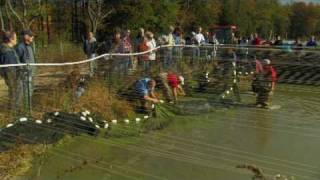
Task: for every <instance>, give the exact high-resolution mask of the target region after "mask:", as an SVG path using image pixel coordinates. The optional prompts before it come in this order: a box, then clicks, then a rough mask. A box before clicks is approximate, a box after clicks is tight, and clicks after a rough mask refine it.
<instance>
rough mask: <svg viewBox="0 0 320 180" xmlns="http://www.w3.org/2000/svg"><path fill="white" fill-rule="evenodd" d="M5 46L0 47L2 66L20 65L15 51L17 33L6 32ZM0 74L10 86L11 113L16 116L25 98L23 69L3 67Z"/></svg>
mask: <svg viewBox="0 0 320 180" xmlns="http://www.w3.org/2000/svg"><path fill="white" fill-rule="evenodd" d="M2 41H3V44H2V45H1V46H0V64H1V65H12V64H20V61H19V57H18V55H17V53H16V51H15V49H14V46H15V45H16V44H17V35H16V33H15V32H9V31H8V32H4V33H3V36H2ZM0 74H1V76H2V77H3V78H4V81H5V83H6V85H7V86H8V98H9V107H8V109H9V111H11V113H12V114H13V115H16V114H17V113H19V111H20V107H19V106H20V104H21V101H22V97H23V93H22V92H23V91H22V77H21V67H20V66H12V67H2V68H0Z"/></svg>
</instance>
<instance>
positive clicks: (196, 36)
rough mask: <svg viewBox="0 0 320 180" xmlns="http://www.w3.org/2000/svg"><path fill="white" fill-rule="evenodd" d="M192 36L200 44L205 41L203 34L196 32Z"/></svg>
mask: <svg viewBox="0 0 320 180" xmlns="http://www.w3.org/2000/svg"><path fill="white" fill-rule="evenodd" d="M194 38H195V39H196V41H197V42H198V44H201V43H203V42H205V39H204V36H203V34H202V33H198V34H196V35H195V37H194Z"/></svg>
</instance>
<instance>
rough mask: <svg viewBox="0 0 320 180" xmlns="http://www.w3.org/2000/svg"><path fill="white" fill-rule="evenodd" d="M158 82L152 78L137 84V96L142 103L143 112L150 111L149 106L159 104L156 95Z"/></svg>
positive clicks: (139, 81)
mask: <svg viewBox="0 0 320 180" xmlns="http://www.w3.org/2000/svg"><path fill="white" fill-rule="evenodd" d="M155 87H156V81H155V80H153V79H151V78H143V79H140V80H138V81H137V82H136V83H135V94H136V98H137V100H138V101H140V103H141V110H143V111H147V110H149V109H150V108H149V106H148V104H149V103H151V104H157V103H159V102H160V100H159V99H158V97H157V96H156V95H155V92H154V90H155Z"/></svg>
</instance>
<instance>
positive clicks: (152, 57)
mask: <svg viewBox="0 0 320 180" xmlns="http://www.w3.org/2000/svg"><path fill="white" fill-rule="evenodd" d="M147 46H148V48H149V50H150V49H154V48H156V47H157V44H156V41H155V40H154V39H152V40H151V41H148V42H147ZM149 60H151V61H154V60H156V52H155V51H153V52H150V54H149Z"/></svg>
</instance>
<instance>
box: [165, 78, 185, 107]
mask: <svg viewBox="0 0 320 180" xmlns="http://www.w3.org/2000/svg"><path fill="white" fill-rule="evenodd" d="M167 79H168V84H169V86H170V88H171V91H172V94H173V98H174V101H175V102H177V101H178V95H181V96H184V95H185V93H184V90H183V88H182V86H181V85H182V84H183V81H184V79H183V77H182V76H180V77H178V75H177V74H175V73H173V72H169V73H168V75H167Z"/></svg>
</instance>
